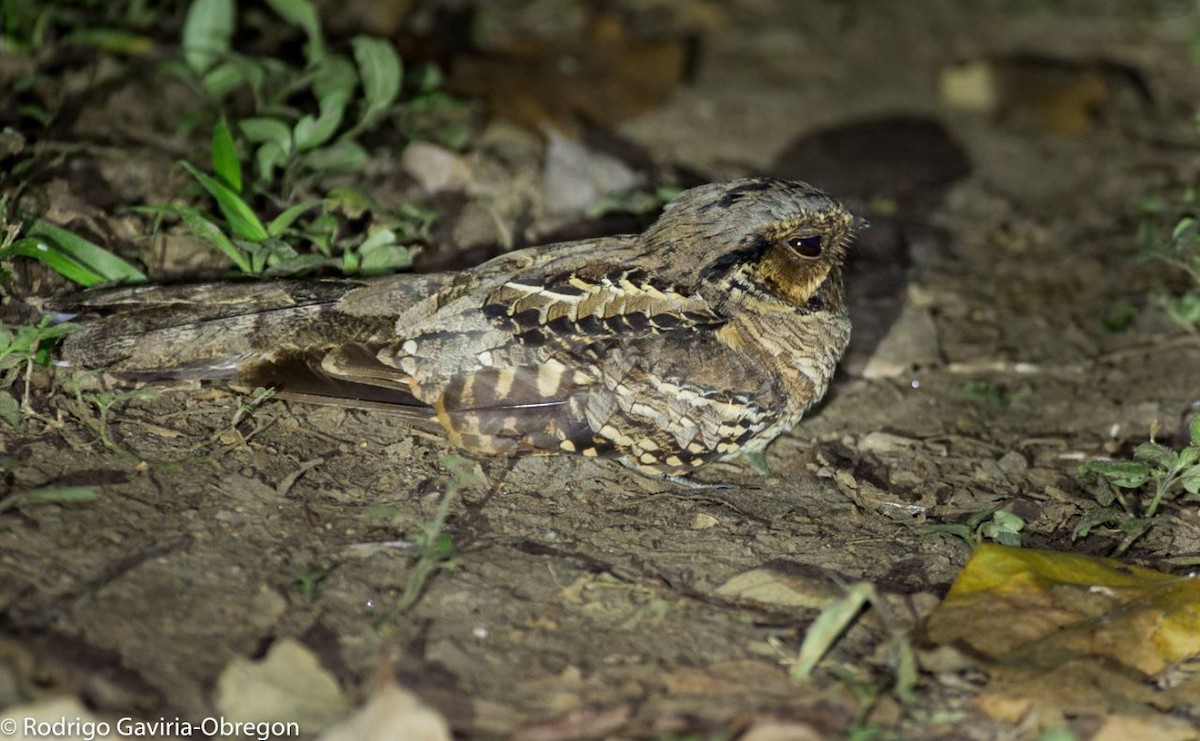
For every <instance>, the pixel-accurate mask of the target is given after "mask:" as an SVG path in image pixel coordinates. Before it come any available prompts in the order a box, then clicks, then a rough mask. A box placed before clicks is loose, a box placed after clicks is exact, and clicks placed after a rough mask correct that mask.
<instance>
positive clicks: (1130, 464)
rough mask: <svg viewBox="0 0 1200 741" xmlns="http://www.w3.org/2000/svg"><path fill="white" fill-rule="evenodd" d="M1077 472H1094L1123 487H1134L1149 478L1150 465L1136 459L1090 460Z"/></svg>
mask: <svg viewBox="0 0 1200 741" xmlns="http://www.w3.org/2000/svg"><path fill="white" fill-rule="evenodd" d="M1079 473H1081V474H1086V473H1096V474H1099V475H1101V476H1103V477H1104V478H1105V479H1107V480H1108V481H1110V482H1111V483H1112V484H1113V485H1115V486H1119V487H1121V488H1123V489H1136V488H1138V487H1139V486H1142V485H1143V484H1145V483H1146V482H1147V481H1149V480H1150V466H1148V465H1147V464H1145V463H1141V462H1138V461H1091V462H1090V463H1085V464H1083V465H1082V466H1080V467H1079Z"/></svg>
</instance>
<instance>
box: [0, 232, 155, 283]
mask: <svg viewBox="0 0 1200 741" xmlns="http://www.w3.org/2000/svg"><path fill="white" fill-rule="evenodd" d="M9 255H21V256H23V257H31V258H33V259H35V260H39V261H40V262H42V263H44V264H46V265H47V266H48V267H50V268H51V269H52V270H54V271H55V272H57V273H59V274H61V275H62V276H63V277H65V278H67V279H68V280H71V281H74V282H76V283H78V284H80V285H82V286H94V285H96V284H97V283H117V282H125V283H140V282H143V281H145V280H146V276H145V274H144V273H142V271H140V270H138V269H137V268H135V267H134V266H133V265H130V264H129V263H128V262H126V261H125V260H122V259H121V258H120V257H117V256H116V255H114V254H113V253H111V252H109V251H108V250H106V249H104V248H103V247H101V246H99V245H97V244H95V243H94V242H90V241H88V240H86V239H84V238H83V237H80V236H79V235H77V234H73V233H71V232H70V231H67V230H66V229H63V228H62V227H60V226H56V225H54V224H51V223H50V222H48V221H45V220H43V219H38V220H36V221H34V222H33V225H32V226H30V227H29V228H28V229H27V230H26V231H25V236H24V237H22V238H21V239H18V240H16V241H14V242H13V243H12V244H11V245H9V246H8V247H7V248H5V249H4V250H0V259H4V258H5V257H7V256H9Z"/></svg>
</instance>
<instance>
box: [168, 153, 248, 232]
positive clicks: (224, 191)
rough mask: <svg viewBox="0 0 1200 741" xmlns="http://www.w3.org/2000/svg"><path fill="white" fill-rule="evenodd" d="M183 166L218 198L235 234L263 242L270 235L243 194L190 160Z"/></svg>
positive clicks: (222, 211)
mask: <svg viewBox="0 0 1200 741" xmlns="http://www.w3.org/2000/svg"><path fill="white" fill-rule="evenodd" d="M183 167H184V169H185V170H187V171H188V172H189V173H191V175H192V177H194V178H196V180H197V181H199V183H200V185H202V186H204V189H205V190H207V191H208V194H209V195H211V196H212V197H213V198H214V199H216V201H217V206H218V207H219V208H220V209H221V213H222V214H224V215H225V219H226V220H227V221H228V222H229V228H230V229H232V230H233V233H234V234H236V235H238V236H239V237H241V238H242V239H246V240H249V241H251V242H261V241H263V240H264V239H266V238H267V237H268V236H269V235H268V234H267V228H266V227H265V226H263V224H262V222H261V221H259V219H258V216H256V215H255V214H254V211H252V210H251V209H250V206H249V205H248V204H247V203H246V202H245V201H243V200H242V197H241V196H239V195H238V194H237V193H234V192H233V191H232V190H230V189H229V186H227V185H225V184H224V183H222V182H221V181H220V180H217V179H216V178H214V177H212V176H210V175H208V174H207V173H203V172H201V171H200V170H198V169H197V168H196V167H195V166H194V165H193V164H192V163H190V162H186V161H185V162H184V163H183Z"/></svg>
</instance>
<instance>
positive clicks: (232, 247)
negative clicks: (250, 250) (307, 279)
mask: <svg viewBox="0 0 1200 741" xmlns="http://www.w3.org/2000/svg"><path fill="white" fill-rule="evenodd" d="M134 210H135V211H138V212H141V213H153V214H175V215H176V216H178V217H179V218H180V219H182V220H183V223H184V224H187V227H188V229H191V230H192V233H193V234H195V235H196V236H197V237H200V238H201V239H203V240H204V241H205V242H208V243H209V244H211V245H212V246H214V247H216V248H217V249H218V250H220V251H221V252H222V253H224V255H225V256H226V257H228V258H229V259H230V260H232V261H233V264H234V265H236V266H237V269H238V270H240V271H241V272H242V273H245V274H246V275H254V270H253V268H252V266H251V265H250V259H249V257H247V256H246V253H245V252H244V251H243V250H241V249H239V248H238V246H237V245H236V244H234V243H233V240H231V239H230V238H229V237H227V236H225V232H223V231H221V227H219V226H217V225H216V224H214V223H213V222H211V221H209V220H208V219H206V218H205V217H204V215H203V214H201V213H200V211H199V209H195V208H192V207H191V206H148V207H144V208H137V209H134Z"/></svg>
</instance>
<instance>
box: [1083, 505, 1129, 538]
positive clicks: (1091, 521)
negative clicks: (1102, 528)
mask: <svg viewBox="0 0 1200 741" xmlns="http://www.w3.org/2000/svg"><path fill="white" fill-rule="evenodd" d="M1120 519H1121V513H1120V512H1119V511H1117V510H1116V509H1115V508H1113V507H1094V508H1092V509H1089V510H1088V511H1086V512H1084V513H1083V517H1081V518H1080V520H1079V524H1078V525H1076V526H1075V532H1073V533H1072V534H1071V539H1072V540H1079V539H1080V538H1086V537H1087V536H1088V535H1090V534H1091V532H1092V528H1095V527H1097V526H1098V525H1107V524H1109V523H1110V522H1117V521H1119V520H1120Z"/></svg>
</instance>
